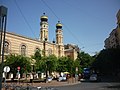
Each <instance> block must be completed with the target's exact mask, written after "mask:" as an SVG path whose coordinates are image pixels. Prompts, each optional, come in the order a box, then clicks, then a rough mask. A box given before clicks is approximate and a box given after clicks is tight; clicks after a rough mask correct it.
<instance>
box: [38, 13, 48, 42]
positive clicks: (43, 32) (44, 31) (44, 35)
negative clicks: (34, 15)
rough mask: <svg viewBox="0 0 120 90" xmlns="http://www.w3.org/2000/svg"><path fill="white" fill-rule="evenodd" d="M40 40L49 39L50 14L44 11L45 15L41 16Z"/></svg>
mask: <svg viewBox="0 0 120 90" xmlns="http://www.w3.org/2000/svg"><path fill="white" fill-rule="evenodd" d="M40 20H41V22H40V27H41V28H40V40H41V41H45V40H47V41H48V16H46V15H45V13H43V15H42V16H41V18H40Z"/></svg>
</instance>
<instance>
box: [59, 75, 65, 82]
mask: <svg viewBox="0 0 120 90" xmlns="http://www.w3.org/2000/svg"><path fill="white" fill-rule="evenodd" d="M66 80H67V77H66V75H63V76H60V77H59V78H58V81H66Z"/></svg>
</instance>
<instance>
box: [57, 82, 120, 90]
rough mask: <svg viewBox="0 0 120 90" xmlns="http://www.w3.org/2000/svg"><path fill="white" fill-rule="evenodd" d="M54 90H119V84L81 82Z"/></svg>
mask: <svg viewBox="0 0 120 90" xmlns="http://www.w3.org/2000/svg"><path fill="white" fill-rule="evenodd" d="M55 88H57V90H120V83H113V82H111V83H108V82H82V83H80V84H76V85H71V86H62V87H55Z"/></svg>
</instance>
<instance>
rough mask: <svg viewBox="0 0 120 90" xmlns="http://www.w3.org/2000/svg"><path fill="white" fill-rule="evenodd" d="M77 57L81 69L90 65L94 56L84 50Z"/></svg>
mask: <svg viewBox="0 0 120 90" xmlns="http://www.w3.org/2000/svg"><path fill="white" fill-rule="evenodd" d="M77 59H78V60H79V61H80V66H81V68H82V69H83V68H86V67H90V66H91V64H92V62H93V61H94V58H93V57H92V56H90V55H89V54H88V53H85V52H80V53H79V55H78V58H77Z"/></svg>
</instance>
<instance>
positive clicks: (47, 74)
mask: <svg viewBox="0 0 120 90" xmlns="http://www.w3.org/2000/svg"><path fill="white" fill-rule="evenodd" d="M46 41H47V38H45V40H44V42H43V46H44V57H45V56H46V51H45V50H46V45H45V43H46ZM45 73H46V80H45V82H47V78H48V74H47V60H46V70H45Z"/></svg>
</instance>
